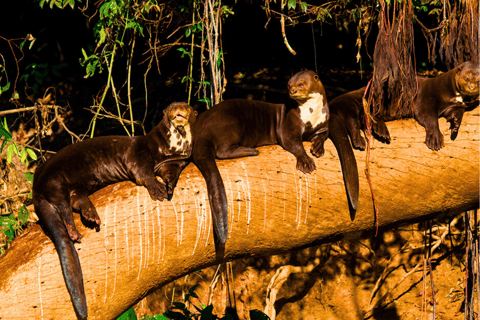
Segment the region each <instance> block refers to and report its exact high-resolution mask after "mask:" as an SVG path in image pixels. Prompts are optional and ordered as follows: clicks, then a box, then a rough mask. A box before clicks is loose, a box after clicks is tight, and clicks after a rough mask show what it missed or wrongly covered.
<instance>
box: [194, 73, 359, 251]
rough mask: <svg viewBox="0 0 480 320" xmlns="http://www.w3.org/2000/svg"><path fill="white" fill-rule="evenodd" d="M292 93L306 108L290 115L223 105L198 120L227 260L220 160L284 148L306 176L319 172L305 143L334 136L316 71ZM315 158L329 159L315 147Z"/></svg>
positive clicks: (197, 138)
mask: <svg viewBox="0 0 480 320" xmlns="http://www.w3.org/2000/svg"><path fill="white" fill-rule="evenodd" d="M289 90H290V92H291V93H292V96H293V97H294V98H295V99H297V101H299V103H300V105H299V107H298V108H296V109H293V110H290V111H288V112H287V108H286V107H285V105H283V104H273V103H267V102H262V101H253V100H242V99H233V100H226V101H224V102H221V103H219V104H218V105H216V106H214V107H212V108H211V109H209V110H208V111H206V112H204V113H202V114H200V116H199V117H198V123H197V126H196V129H195V134H194V148H193V160H194V162H195V164H196V165H197V167H198V168H199V169H200V171H201V173H202V175H203V177H204V178H205V181H206V183H207V190H208V195H209V200H210V207H211V211H212V216H213V225H214V231H215V232H214V234H215V244H216V248H217V254H218V255H219V256H222V255H223V249H224V245H225V242H226V240H227V234H228V225H227V221H228V205H227V197H226V194H225V186H224V184H223V180H222V177H221V175H220V172H219V171H218V168H217V165H216V163H215V158H217V159H231V158H238V157H246V156H256V155H258V154H259V152H258V150H256V149H255V148H256V147H259V146H265V145H272V144H279V145H280V146H282V147H283V148H284V149H285V150H287V151H289V152H291V153H292V154H293V155H295V157H296V159H297V169H298V170H300V171H302V172H304V173H311V172H312V171H313V170H315V163H314V161H313V159H311V158H310V157H309V156H308V155H307V153H306V152H305V149H304V147H303V144H302V141H306V140H308V141H314V142H315V140H316V139H319V138H318V137H321V136H326V135H327V134H328V118H329V113H328V104H327V100H326V95H325V90H324V88H323V85H322V83H321V81H320V79H319V78H318V76H317V75H316V74H315V73H314V72H313V71H302V72H299V73H297V74H296V75H294V76H293V77H292V79H291V80H290V81H289ZM307 93H308V94H307ZM347 143H348V140H347ZM311 152H312V154H313V155H314V156H316V157H319V156H321V155H322V154H323V150H320V149H316V146H315V143H314V147H313V148H312V151H311ZM353 159H354V158H353ZM355 167H356V163H355ZM357 180H358V178H357Z"/></svg>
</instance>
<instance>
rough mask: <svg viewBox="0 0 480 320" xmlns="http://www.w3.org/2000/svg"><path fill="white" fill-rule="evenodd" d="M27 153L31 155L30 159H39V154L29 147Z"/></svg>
mask: <svg viewBox="0 0 480 320" xmlns="http://www.w3.org/2000/svg"><path fill="white" fill-rule="evenodd" d="M27 153H28V155H29V156H30V159H32V160H37V159H38V158H37V154H36V153H35V151H33V150H32V149H30V148H27Z"/></svg>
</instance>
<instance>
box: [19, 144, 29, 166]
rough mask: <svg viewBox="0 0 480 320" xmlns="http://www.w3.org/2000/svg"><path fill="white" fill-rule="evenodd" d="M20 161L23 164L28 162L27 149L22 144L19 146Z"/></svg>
mask: <svg viewBox="0 0 480 320" xmlns="http://www.w3.org/2000/svg"><path fill="white" fill-rule="evenodd" d="M20 161H22V162H23V163H25V164H28V162H27V151H26V150H25V148H24V147H23V146H20Z"/></svg>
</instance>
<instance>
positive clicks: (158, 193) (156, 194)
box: [147, 181, 168, 201]
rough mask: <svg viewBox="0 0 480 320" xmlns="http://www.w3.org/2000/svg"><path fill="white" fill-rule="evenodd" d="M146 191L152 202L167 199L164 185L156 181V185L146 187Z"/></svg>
mask: <svg viewBox="0 0 480 320" xmlns="http://www.w3.org/2000/svg"><path fill="white" fill-rule="evenodd" d="M147 190H148V193H149V194H150V198H152V200H158V201H163V200H164V199H168V193H167V186H166V185H165V184H164V183H160V182H158V181H157V183H155V184H153V185H151V186H147Z"/></svg>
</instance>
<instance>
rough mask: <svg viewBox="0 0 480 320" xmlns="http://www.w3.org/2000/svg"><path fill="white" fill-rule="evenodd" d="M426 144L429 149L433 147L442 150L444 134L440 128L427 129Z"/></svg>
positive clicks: (435, 149)
mask: <svg viewBox="0 0 480 320" xmlns="http://www.w3.org/2000/svg"><path fill="white" fill-rule="evenodd" d="M425 144H426V145H427V147H428V148H429V149H432V150H433V151H438V150H440V149H441V148H442V147H443V135H442V133H441V132H440V130H438V129H436V130H433V131H431V132H428V131H427V137H426V139H425Z"/></svg>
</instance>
